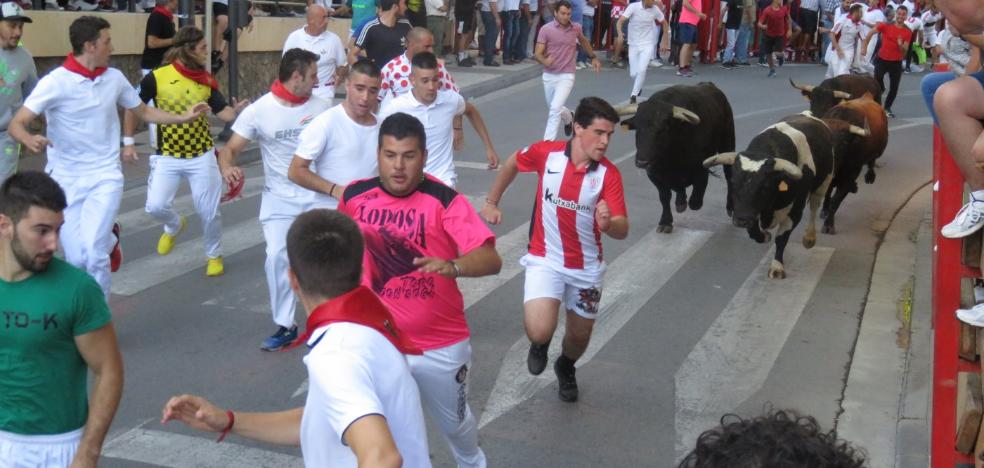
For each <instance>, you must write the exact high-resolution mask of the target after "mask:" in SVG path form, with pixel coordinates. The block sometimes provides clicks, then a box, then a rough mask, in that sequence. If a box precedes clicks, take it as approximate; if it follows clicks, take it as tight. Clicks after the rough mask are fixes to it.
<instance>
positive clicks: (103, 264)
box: [8, 16, 208, 297]
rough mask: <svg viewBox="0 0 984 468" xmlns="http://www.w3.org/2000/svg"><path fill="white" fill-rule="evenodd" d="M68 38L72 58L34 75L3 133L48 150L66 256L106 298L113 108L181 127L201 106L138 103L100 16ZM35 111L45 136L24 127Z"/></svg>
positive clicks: (79, 23) (115, 184)
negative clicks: (60, 202)
mask: <svg viewBox="0 0 984 468" xmlns="http://www.w3.org/2000/svg"><path fill="white" fill-rule="evenodd" d="M68 35H69V40H70V41H71V43H72V53H70V54H68V57H67V58H66V59H65V63H64V64H62V66H61V67H59V68H56V69H55V70H53V71H52V72H51V73H48V74H47V75H45V76H44V78H41V80H40V81H39V82H38V85H37V87H35V88H34V91H33V92H31V95H30V96H28V97H27V99H26V100H25V101H24V106H23V107H21V108H20V110H18V111H17V114H16V115H14V119H13V120H12V121H11V122H10V127H9V128H8V131H9V132H10V136H11V137H13V138H14V139H15V140H17V142H19V143H20V144H22V145H24V146H25V147H26V148H27V149H28V150H30V151H31V152H34V153H40V152H41V151H45V150H47V156H48V165H47V167H46V169H45V171H46V172H48V173H49V174H51V176H52V177H53V178H54V179H55V180H56V181H58V184H59V185H61V187H62V189H63V190H65V195H66V196H67V198H68V206H67V207H66V208H65V226H64V227H63V230H62V234H63V237H62V247H63V248H64V250H65V259H66V260H67V261H68V262H69V263H71V264H72V265H74V266H76V267H79V268H83V269H85V271H86V272H87V273H89V274H90V275H92V276H93V278H95V280H96V282H98V283H99V285H100V286H101V287H102V289H103V292H104V293H106V296H107V297H108V296H109V291H110V261H109V260H110V259H109V255H110V251H112V250H113V244H114V242H115V238H114V236H113V220H114V219H115V218H116V214H117V212H119V209H120V200H121V198H122V196H123V171H122V170H121V167H120V145H119V143H118V142H117V141H118V139H119V138H120V119H119V115H118V113H117V107H123V108H124V109H127V110H130V111H133V112H134V113H136V114H137V115H138V116H139V117H140V118H142V119H143V120H145V121H148V122H153V123H158V124H181V123H185V122H191V121H193V120H195V119H197V118H198V117H200V116H201V115H202V114H203V113H204V112H205V111H206V110H207V109H208V105H206V104H205V103H203V102H202V103H198V104H195V105H190V106H188V108H187V110H186V111H185V112H184V113H183V114H181V115H178V114H172V113H169V112H165V111H163V110H160V109H155V108H153V107H148V106H146V105H144V104H143V103H142V102H141V101H140V97H139V96H138V95H137V92H136V90H134V89H133V86H131V85H130V83H129V82H127V81H126V77H124V76H123V73H121V72H120V71H119V70H117V69H115V68H108V66H109V57H110V55H112V53H113V44H112V39H111V38H110V35H109V22H107V21H106V20H105V19H103V18H98V17H95V16H83V17H81V18H78V19H76V20H75V21H73V22H72V25H71V26H70V27H69V30H68ZM40 114H44V116H45V119H46V121H47V124H48V128H47V132H48V137H50V138H46V137H44V136H43V135H33V134H31V133H30V132H29V131H28V130H27V125H28V124H29V123H30V122H31V121H33V120H34V119H36V118H37V117H38V116H39V115H40ZM124 143H126V142H124ZM130 143H132V142H130ZM83 216H84V217H85V220H84V221H85V222H83V219H82V218H83Z"/></svg>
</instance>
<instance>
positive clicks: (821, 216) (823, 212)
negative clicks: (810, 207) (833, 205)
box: [820, 210, 830, 219]
mask: <svg viewBox="0 0 984 468" xmlns="http://www.w3.org/2000/svg"><path fill="white" fill-rule="evenodd" d="M829 214H830V211H827V210H820V219H827V215H829Z"/></svg>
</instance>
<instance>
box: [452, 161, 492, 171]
mask: <svg viewBox="0 0 984 468" xmlns="http://www.w3.org/2000/svg"><path fill="white" fill-rule="evenodd" d="M454 167H463V168H466V169H478V170H480V171H490V172H496V171H498V170H499V169H489V163H487V162H474V161H455V162H454Z"/></svg>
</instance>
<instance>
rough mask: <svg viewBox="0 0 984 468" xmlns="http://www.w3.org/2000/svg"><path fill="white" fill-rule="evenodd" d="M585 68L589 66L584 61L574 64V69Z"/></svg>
mask: <svg viewBox="0 0 984 468" xmlns="http://www.w3.org/2000/svg"><path fill="white" fill-rule="evenodd" d="M585 68H588V64H586V63H584V62H577V65H574V69H576V70H584V69H585Z"/></svg>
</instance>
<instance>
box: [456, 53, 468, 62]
mask: <svg viewBox="0 0 984 468" xmlns="http://www.w3.org/2000/svg"><path fill="white" fill-rule="evenodd" d="M466 58H468V53H467V52H458V60H464V59H466Z"/></svg>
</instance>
